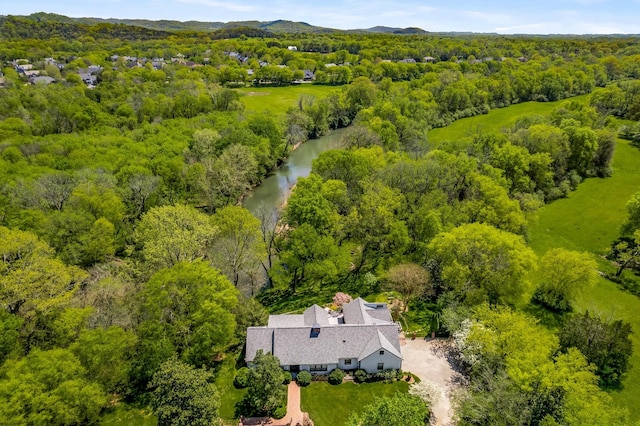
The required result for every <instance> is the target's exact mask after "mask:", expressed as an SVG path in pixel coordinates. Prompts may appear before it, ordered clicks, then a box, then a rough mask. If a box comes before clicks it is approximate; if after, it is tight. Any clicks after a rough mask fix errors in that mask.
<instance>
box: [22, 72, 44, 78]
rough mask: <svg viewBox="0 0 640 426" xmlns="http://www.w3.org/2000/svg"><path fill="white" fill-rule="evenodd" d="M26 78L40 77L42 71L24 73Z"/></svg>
mask: <svg viewBox="0 0 640 426" xmlns="http://www.w3.org/2000/svg"><path fill="white" fill-rule="evenodd" d="M22 73H23V74H24V75H25V76H26V77H29V78H31V77H36V76H38V75H40V70H26V71H23V72H22Z"/></svg>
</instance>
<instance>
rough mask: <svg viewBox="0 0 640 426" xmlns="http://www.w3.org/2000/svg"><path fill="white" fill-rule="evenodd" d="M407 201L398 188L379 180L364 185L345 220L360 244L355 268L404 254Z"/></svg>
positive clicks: (407, 244)
mask: <svg viewBox="0 0 640 426" xmlns="http://www.w3.org/2000/svg"><path fill="white" fill-rule="evenodd" d="M404 203H405V199H404V196H403V195H402V194H401V193H400V192H399V191H397V190H395V189H391V188H389V187H388V186H386V185H384V184H382V183H380V182H375V183H370V184H367V185H366V186H365V190H364V193H363V195H362V198H361V199H360V202H359V203H358V205H357V206H356V207H354V208H352V210H351V211H350V212H349V215H348V216H347V218H346V223H345V232H346V233H347V235H349V236H350V238H351V239H352V241H353V242H354V243H356V244H357V245H358V249H357V250H356V255H355V256H356V258H355V261H354V263H355V268H354V272H356V273H359V272H361V271H367V270H373V269H375V268H376V267H377V266H378V265H380V264H381V263H383V262H385V261H388V260H390V259H392V258H394V257H400V256H402V255H403V254H404V252H405V250H406V249H407V247H408V246H409V242H410V240H409V231H408V229H407V225H406V223H405V222H404V221H403V220H401V219H400V218H401V217H402V213H403V209H404Z"/></svg>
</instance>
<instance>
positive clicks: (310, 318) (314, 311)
mask: <svg viewBox="0 0 640 426" xmlns="http://www.w3.org/2000/svg"><path fill="white" fill-rule="evenodd" d="M303 315H304V324H305V325H314V324H320V325H329V313H328V312H327V311H325V310H324V309H322V308H321V307H320V306H318V305H312V306H310V307H309V308H307V309H305V311H304V312H303Z"/></svg>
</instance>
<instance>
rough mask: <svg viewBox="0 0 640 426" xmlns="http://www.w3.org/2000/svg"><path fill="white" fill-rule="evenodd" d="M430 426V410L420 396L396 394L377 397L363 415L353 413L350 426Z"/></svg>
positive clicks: (365, 408)
mask: <svg viewBox="0 0 640 426" xmlns="http://www.w3.org/2000/svg"><path fill="white" fill-rule="evenodd" d="M427 424H429V408H428V407H427V405H426V404H425V402H424V401H423V400H422V399H420V397H418V396H414V395H408V394H403V393H396V394H395V395H394V396H387V397H382V398H381V397H376V398H375V399H374V400H373V402H372V403H371V404H369V405H367V406H365V407H364V410H363V412H362V413H353V414H352V415H351V416H350V417H349V418H348V419H347V425H348V426H424V425H427Z"/></svg>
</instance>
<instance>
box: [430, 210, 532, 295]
mask: <svg viewBox="0 0 640 426" xmlns="http://www.w3.org/2000/svg"><path fill="white" fill-rule="evenodd" d="M427 252H428V253H429V255H430V256H431V257H432V258H434V259H435V260H436V261H437V262H438V264H439V265H440V268H441V270H442V280H443V282H444V283H445V286H446V288H447V289H448V290H449V291H451V292H452V293H453V295H454V297H456V298H458V299H460V300H463V301H465V302H466V303H468V304H472V305H474V304H477V303H479V302H482V301H488V302H490V303H499V302H501V303H516V302H517V301H518V300H520V299H521V298H522V296H523V294H524V293H525V292H526V291H527V289H528V283H527V282H526V281H525V275H526V274H527V273H528V272H529V270H530V269H531V268H532V267H533V266H534V265H535V254H534V253H533V251H532V250H531V249H530V248H528V247H527V246H526V244H525V242H524V240H523V239H522V237H520V236H518V235H514V234H511V233H509V232H505V231H500V230H498V229H496V228H494V227H492V226H489V225H484V224H479V223H472V224H468V225H462V226H459V227H458V228H455V229H453V230H452V231H450V232H443V233H441V234H439V235H437V236H436V237H435V238H434V239H433V240H432V241H431V243H430V244H429V246H428V251H427Z"/></svg>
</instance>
